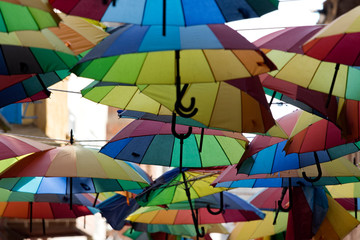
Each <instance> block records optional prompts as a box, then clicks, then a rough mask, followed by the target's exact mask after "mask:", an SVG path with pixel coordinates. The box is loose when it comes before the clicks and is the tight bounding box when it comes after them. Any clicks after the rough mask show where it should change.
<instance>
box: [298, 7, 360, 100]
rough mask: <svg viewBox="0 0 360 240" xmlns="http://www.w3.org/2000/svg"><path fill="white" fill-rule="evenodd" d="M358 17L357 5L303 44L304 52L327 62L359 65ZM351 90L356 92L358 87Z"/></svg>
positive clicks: (359, 26)
mask: <svg viewBox="0 0 360 240" xmlns="http://www.w3.org/2000/svg"><path fill="white" fill-rule="evenodd" d="M359 19H360V7H359V6H358V7H356V8H354V9H352V10H350V11H348V12H346V13H345V14H343V15H341V16H340V17H338V18H337V19H335V20H334V21H332V22H331V23H330V24H329V25H327V26H326V27H324V29H322V30H321V31H320V32H318V33H317V34H316V35H314V36H313V37H312V38H311V39H310V40H308V41H307V42H306V43H305V44H304V45H303V49H304V52H305V54H306V55H308V56H311V57H314V58H317V59H320V60H323V61H327V62H334V63H340V64H346V65H349V66H360V25H359ZM351 91H356V92H358V88H356V89H352V90H351ZM354 93H355V92H354Z"/></svg>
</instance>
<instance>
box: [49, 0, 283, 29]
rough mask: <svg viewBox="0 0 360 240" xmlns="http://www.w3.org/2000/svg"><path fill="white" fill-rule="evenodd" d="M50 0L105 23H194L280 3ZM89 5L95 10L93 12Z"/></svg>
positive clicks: (224, 18) (262, 0)
mask: <svg viewBox="0 0 360 240" xmlns="http://www.w3.org/2000/svg"><path fill="white" fill-rule="evenodd" d="M111 2H113V4H111ZM50 3H51V4H52V6H53V7H54V8H57V9H59V10H61V11H62V12H64V13H67V14H71V15H77V16H81V17H86V18H92V19H96V20H99V21H102V22H121V23H124V22H125V23H134V24H139V25H162V24H166V25H178V26H191V25H202V24H208V23H225V22H230V21H235V20H241V19H244V18H254V17H259V16H261V15H263V14H265V13H268V12H271V11H274V10H276V9H277V7H278V3H279V2H278V1H277V0H259V1H248V0H244V1H231V0H230V1H219V0H203V1H196V2H194V1H175V2H173V1H157V2H153V1H146V0H143V1H139V2H136V3H134V2H132V1H126V0H115V1H107V2H105V3H104V2H102V1H97V0H87V1H84V0H78V1H74V2H68V1H64V0H51V1H50ZM89 8H91V9H93V11H90V10H89ZM95 9H96V11H95ZM164 21H165V22H164Z"/></svg>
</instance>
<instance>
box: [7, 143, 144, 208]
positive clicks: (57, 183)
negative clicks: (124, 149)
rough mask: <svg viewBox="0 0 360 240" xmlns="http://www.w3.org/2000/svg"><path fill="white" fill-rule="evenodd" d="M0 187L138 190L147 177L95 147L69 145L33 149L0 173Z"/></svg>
mask: <svg viewBox="0 0 360 240" xmlns="http://www.w3.org/2000/svg"><path fill="white" fill-rule="evenodd" d="M1 175H2V179H1V180H0V185H1V187H3V188H6V189H9V190H12V191H20V192H30V193H52V194H53V193H57V194H70V206H71V204H72V198H71V196H72V194H73V193H93V192H96V193H99V192H109V191H123V190H126V191H128V190H130V191H134V190H135V191H140V190H141V189H143V188H145V187H146V186H149V184H150V181H151V180H150V178H149V177H148V176H147V174H146V173H145V172H144V171H143V170H141V169H140V168H139V167H138V166H136V165H135V164H131V163H127V162H122V161H114V160H113V159H111V158H110V157H107V156H106V155H103V154H101V153H98V152H97V151H95V150H91V149H87V148H84V147H81V146H76V145H70V146H64V147H57V148H54V149H51V150H48V151H44V152H39V153H34V154H32V155H29V156H27V157H24V158H23V159H21V161H18V162H16V163H15V164H13V165H12V166H11V167H10V168H8V169H6V171H4V172H2V173H1Z"/></svg>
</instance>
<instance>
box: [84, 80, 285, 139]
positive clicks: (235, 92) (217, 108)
mask: <svg viewBox="0 0 360 240" xmlns="http://www.w3.org/2000/svg"><path fill="white" fill-rule="evenodd" d="M81 92H82V95H83V96H84V97H85V98H87V99H89V100H92V101H94V102H97V103H102V104H105V105H109V106H113V107H117V108H120V109H128V110H135V111H142V112H146V113H152V114H156V115H161V116H163V115H171V111H174V102H175V101H176V99H175V96H176V87H175V85H147V86H146V87H142V88H141V91H140V90H139V89H138V88H136V87H131V86H123V85H121V84H112V83H106V82H98V81H94V82H93V83H91V84H90V85H89V86H87V87H85V88H84V89H83V90H82V91H81ZM192 96H196V107H197V109H198V112H197V114H195V116H193V117H192V119H193V120H195V121H191V122H190V121H188V122H185V121H181V120H179V119H177V122H178V123H181V124H185V125H192V126H201V127H210V128H220V129H224V130H231V131H236V132H261V133H263V132H266V131H269V132H271V134H272V135H276V136H279V137H287V136H286V135H285V134H284V133H283V131H281V129H278V130H277V131H275V130H269V129H270V128H271V127H274V124H275V123H274V120H273V117H272V114H271V112H270V108H269V106H268V103H267V101H266V98H265V94H264V91H263V90H262V89H261V84H260V82H259V80H258V79H257V78H256V77H254V78H244V79H237V80H231V81H226V82H219V83H197V84H189V86H188V88H187V91H186V93H185V94H184V96H183V101H184V102H185V103H186V102H190V99H191V97H192ZM235 99H237V100H236V101H235ZM244 103H246V104H244ZM168 109H170V110H171V111H169V110H168ZM167 118H169V119H170V120H171V117H170V116H167ZM154 120H155V119H154ZM156 120H161V119H159V118H156ZM170 120H169V121H170ZM163 121H164V120H163ZM179 121H180V122H179Z"/></svg>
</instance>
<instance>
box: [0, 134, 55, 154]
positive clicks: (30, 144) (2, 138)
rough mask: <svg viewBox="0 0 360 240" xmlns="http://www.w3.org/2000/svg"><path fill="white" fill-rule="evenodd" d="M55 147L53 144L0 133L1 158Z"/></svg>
mask: <svg viewBox="0 0 360 240" xmlns="http://www.w3.org/2000/svg"><path fill="white" fill-rule="evenodd" d="M52 148H54V147H53V146H50V145H47V144H43V143H40V142H37V141H35V140H31V139H28V138H23V137H19V136H15V135H8V134H0V159H8V158H12V157H18V156H21V155H26V154H29V153H34V152H41V151H45V150H49V149H52Z"/></svg>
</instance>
